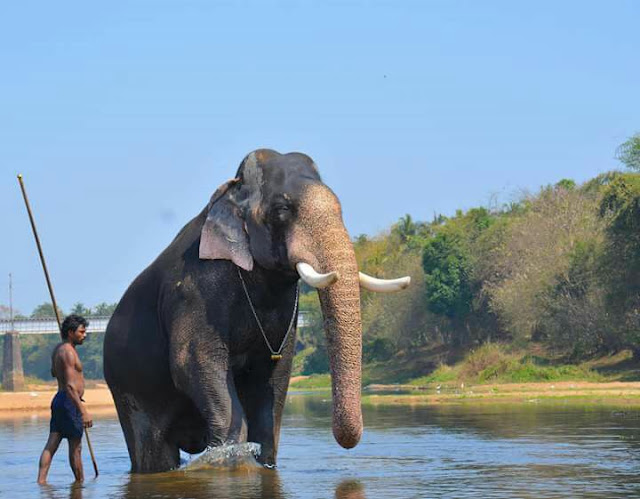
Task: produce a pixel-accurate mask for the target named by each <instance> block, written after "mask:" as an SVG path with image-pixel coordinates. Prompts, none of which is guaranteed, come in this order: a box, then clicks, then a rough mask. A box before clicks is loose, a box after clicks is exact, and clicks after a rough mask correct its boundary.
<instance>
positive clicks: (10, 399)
mask: <svg viewBox="0 0 640 499" xmlns="http://www.w3.org/2000/svg"><path fill="white" fill-rule="evenodd" d="M28 388H29V390H27V391H23V392H4V391H2V392H0V419H12V418H15V417H22V416H31V415H33V416H40V415H42V416H45V415H46V416H48V415H50V413H51V409H50V408H51V400H52V399H53V397H54V395H55V394H56V392H57V391H58V387H57V386H49V385H28ZM83 398H84V400H85V403H86V404H87V407H88V409H89V412H90V413H91V415H92V416H93V415H110V414H116V406H115V404H114V403H113V398H112V397H111V392H110V391H109V389H108V388H107V385H106V384H103V383H96V384H95V387H92V388H86V389H85V391H84V396H83Z"/></svg>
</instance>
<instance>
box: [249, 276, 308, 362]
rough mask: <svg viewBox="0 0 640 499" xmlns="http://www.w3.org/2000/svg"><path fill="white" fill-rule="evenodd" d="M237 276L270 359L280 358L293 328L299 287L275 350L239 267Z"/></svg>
mask: <svg viewBox="0 0 640 499" xmlns="http://www.w3.org/2000/svg"><path fill="white" fill-rule="evenodd" d="M238 277H240V282H241V283H242V289H244V294H245V296H246V297H247V301H248V302H249V307H251V311H252V312H253V316H254V317H255V318H256V322H257V323H258V328H259V329H260V332H261V333H262V337H263V338H264V342H265V343H266V344H267V348H268V349H269V351H270V352H271V360H280V359H281V358H282V350H283V349H284V346H285V344H286V343H287V338H288V337H289V333H291V329H293V322H294V321H295V320H296V312H297V311H298V296H299V292H300V289H299V287H298V286H297V285H296V301H295V303H294V304H293V314H291V321H289V328H288V329H287V334H285V335H284V338H283V339H282V343H281V344H280V348H278V349H277V350H274V349H273V348H272V347H271V343H269V339H268V338H267V334H266V333H265V332H264V328H263V327H262V323H261V322H260V319H258V314H257V313H256V309H255V308H254V306H253V303H252V302H251V297H250V296H249V291H248V290H247V285H246V284H245V282H244V279H243V278H242V273H241V272H240V269H238Z"/></svg>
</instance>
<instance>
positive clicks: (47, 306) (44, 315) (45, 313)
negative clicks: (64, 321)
mask: <svg viewBox="0 0 640 499" xmlns="http://www.w3.org/2000/svg"><path fill="white" fill-rule="evenodd" d="M58 313H59V314H60V318H62V317H64V312H63V311H62V309H61V308H60V307H58ZM55 316H56V314H55V312H54V310H53V305H52V304H51V303H47V302H45V303H41V304H40V305H38V306H37V307H36V308H34V309H33V312H31V318H32V319H50V318H51V317H55Z"/></svg>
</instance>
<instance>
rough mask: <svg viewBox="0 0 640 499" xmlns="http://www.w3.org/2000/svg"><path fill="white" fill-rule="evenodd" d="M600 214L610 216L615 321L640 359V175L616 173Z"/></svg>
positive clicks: (608, 261) (607, 262)
mask: <svg viewBox="0 0 640 499" xmlns="http://www.w3.org/2000/svg"><path fill="white" fill-rule="evenodd" d="M600 214H601V215H602V216H603V217H604V218H606V219H610V223H609V226H608V229H607V250H606V255H605V258H604V268H605V273H604V275H605V276H606V280H607V283H608V296H607V302H608V305H609V307H608V308H609V310H610V312H611V313H610V316H611V322H612V323H613V324H615V326H616V327H617V329H618V331H619V334H620V336H621V337H622V340H623V341H624V343H625V346H627V347H628V348H630V349H631V350H632V351H633V353H634V357H636V358H637V359H640V175H639V174H633V173H629V174H621V175H618V176H616V177H615V178H614V179H613V180H612V181H611V183H610V184H609V186H608V188H607V190H606V192H605V194H604V196H603V198H602V202H601V205H600Z"/></svg>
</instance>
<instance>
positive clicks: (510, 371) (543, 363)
mask: <svg viewBox="0 0 640 499" xmlns="http://www.w3.org/2000/svg"><path fill="white" fill-rule="evenodd" d="M603 379H604V378H603V376H602V375H600V374H598V373H597V372H595V371H593V370H591V369H589V368H588V367H586V366H582V365H557V366H553V365H550V363H549V362H548V360H546V359H544V358H539V357H535V356H532V355H522V354H518V353H512V352H510V348H509V346H507V345H504V344H496V343H487V344H485V345H483V346H481V347H479V348H477V349H474V350H472V351H471V352H470V353H469V354H468V355H467V356H466V357H465V358H464V359H463V360H462V361H461V362H460V363H458V364H457V365H455V366H448V365H441V366H440V367H439V368H438V369H436V370H435V371H434V372H433V373H432V374H431V375H429V376H423V377H420V378H416V379H413V380H411V382H410V384H412V385H417V386H424V385H428V384H431V383H454V382H455V383H456V384H458V383H461V382H467V383H531V382H548V381H572V380H573V381H578V380H581V381H602V380H603Z"/></svg>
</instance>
